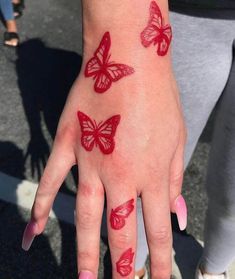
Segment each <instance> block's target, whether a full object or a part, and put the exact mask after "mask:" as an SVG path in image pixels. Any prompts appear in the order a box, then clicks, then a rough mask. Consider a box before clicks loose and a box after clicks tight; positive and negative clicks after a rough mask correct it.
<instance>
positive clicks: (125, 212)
mask: <svg viewBox="0 0 235 279" xmlns="http://www.w3.org/2000/svg"><path fill="white" fill-rule="evenodd" d="M133 209H134V199H131V200H129V201H127V202H125V203H123V204H121V205H120V206H118V207H116V208H115V209H112V210H111V213H110V224H111V227H112V228H113V229H114V230H120V229H121V228H123V227H124V226H125V224H126V221H125V219H126V218H127V217H128V216H129V215H130V214H131V212H132V211H133Z"/></svg>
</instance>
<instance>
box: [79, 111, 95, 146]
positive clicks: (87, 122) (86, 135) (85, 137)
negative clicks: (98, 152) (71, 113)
mask: <svg viewBox="0 0 235 279" xmlns="http://www.w3.org/2000/svg"><path fill="white" fill-rule="evenodd" d="M77 116H78V120H79V122H80V126H81V132H82V136H81V144H82V146H83V147H84V148H85V149H86V150H87V151H91V150H92V149H93V147H94V144H95V136H94V135H95V131H96V129H97V128H96V125H95V124H94V123H93V122H92V120H91V119H90V118H89V116H87V115H86V114H85V113H83V112H81V111H78V112H77Z"/></svg>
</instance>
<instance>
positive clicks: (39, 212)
mask: <svg viewBox="0 0 235 279" xmlns="http://www.w3.org/2000/svg"><path fill="white" fill-rule="evenodd" d="M32 213H33V217H34V219H35V220H38V221H40V220H41V219H44V218H46V217H47V216H48V215H49V212H45V207H44V204H43V203H42V202H41V201H40V200H39V199H36V200H35V201H34V204H33V209H32Z"/></svg>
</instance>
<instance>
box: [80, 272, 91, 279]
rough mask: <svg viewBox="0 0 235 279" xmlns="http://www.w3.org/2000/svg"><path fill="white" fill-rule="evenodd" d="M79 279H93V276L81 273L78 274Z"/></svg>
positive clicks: (88, 273)
mask: <svg viewBox="0 0 235 279" xmlns="http://www.w3.org/2000/svg"><path fill="white" fill-rule="evenodd" d="M78 278H79V279H95V276H94V274H93V273H91V272H90V271H81V272H80V273H79V277H78Z"/></svg>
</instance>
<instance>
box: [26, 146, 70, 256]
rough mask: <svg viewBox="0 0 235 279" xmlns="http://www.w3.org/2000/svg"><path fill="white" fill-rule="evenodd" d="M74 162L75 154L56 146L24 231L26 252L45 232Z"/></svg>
mask: <svg viewBox="0 0 235 279" xmlns="http://www.w3.org/2000/svg"><path fill="white" fill-rule="evenodd" d="M74 162H75V159H74V154H72V153H68V152H67V150H66V149H65V148H62V146H59V145H56V144H55V146H54V147H53V150H52V153H51V155H50V157H49V160H48V162H47V165H46V168H45V170H44V172H43V175H42V178H41V180H40V183H39V186H38V189H37V192H36V195H35V199H34V203H33V207H32V210H31V220H30V221H29V223H28V224H27V226H26V228H25V231H24V235H23V240H22V248H23V249H24V250H26V251H27V250H29V248H30V246H31V244H32V242H33V239H34V237H35V236H36V235H38V234H40V233H42V232H43V230H44V228H45V226H46V222H47V220H48V216H49V213H50V210H51V208H52V205H53V202H54V199H55V196H56V194H57V192H58V190H59V188H60V186H61V184H62V183H63V181H64V179H65V177H66V175H67V174H68V172H69V170H70V169H71V167H72V165H73V164H74Z"/></svg>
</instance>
